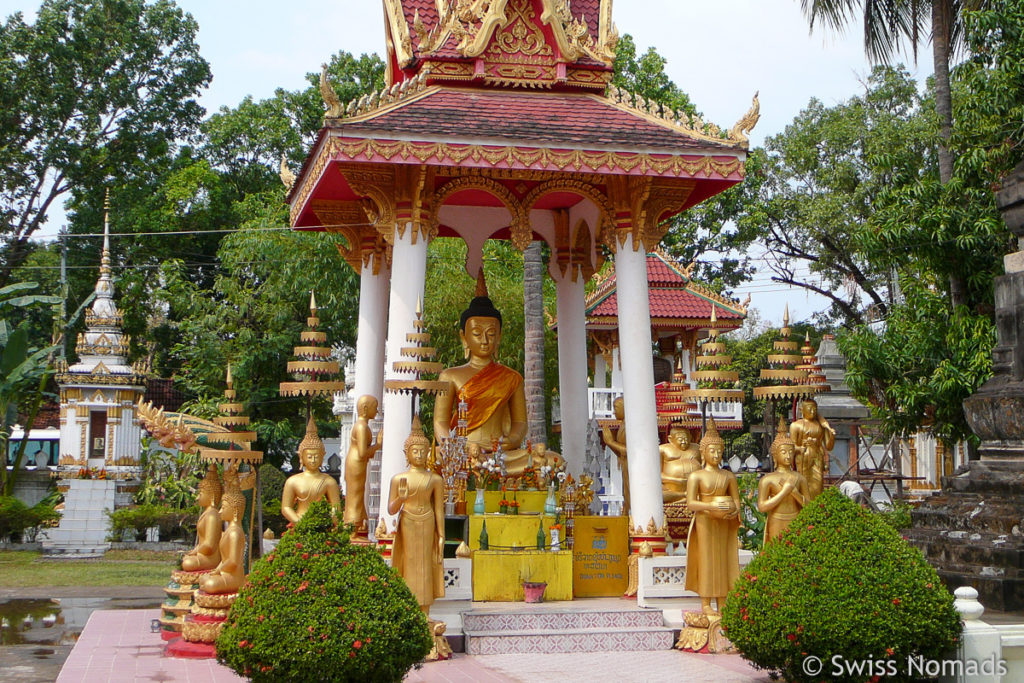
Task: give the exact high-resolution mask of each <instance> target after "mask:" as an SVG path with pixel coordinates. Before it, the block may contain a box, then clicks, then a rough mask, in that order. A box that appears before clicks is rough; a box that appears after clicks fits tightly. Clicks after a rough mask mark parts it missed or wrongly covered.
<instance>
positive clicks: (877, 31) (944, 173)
mask: <svg viewBox="0 0 1024 683" xmlns="http://www.w3.org/2000/svg"><path fill="white" fill-rule="evenodd" d="M929 4H930V5H931V7H930V13H926V10H927V9H929V8H928V5H929ZM991 4H992V2H991V0H930V2H929V0H800V8H801V9H802V10H803V13H804V16H806V17H807V19H808V20H809V22H810V25H811V30H812V31H813V30H814V24H815V23H816V22H818V21H821V22H823V23H824V24H825V25H826V26H828V27H829V28H830V29H832V30H834V31H841V30H842V29H843V28H844V27H845V26H846V25H847V24H848V23H850V22H851V21H853V20H854V19H855V18H857V17H863V21H864V51H865V52H866V53H867V56H868V59H870V60H871V61H872V62H874V63H881V62H887V61H889V60H890V59H891V58H892V57H893V56H894V55H895V53H896V52H897V51H898V50H899V48H900V46H901V45H902V44H903V41H904V40H906V41H908V42H909V44H910V47H911V49H912V51H913V54H914V59H915V61H916V59H917V47H918V45H919V44H920V42H921V37H922V35H924V30H923V29H924V28H925V25H926V14H930V19H931V28H932V31H931V43H932V60H933V65H934V69H935V111H936V113H937V114H938V116H939V136H940V137H939V144H938V158H939V181H940V182H941V183H942V184H943V185H945V184H946V183H948V182H949V180H950V178H952V177H953V156H952V154H951V153H950V151H949V138H950V135H951V134H952V131H953V102H952V96H951V95H950V89H949V63H950V61H951V60H952V57H953V55H954V54H955V53H956V52H958V51H960V50H962V49H963V47H964V21H963V20H964V13H965V12H968V11H972V10H977V9H983V8H986V7H988V6H990V5H991ZM949 299H950V303H951V304H952V305H953V306H954V307H956V306H960V305H964V304H966V303H967V294H966V290H965V288H964V282H963V278H961V277H960V276H959V275H955V274H951V275H950V277H949Z"/></svg>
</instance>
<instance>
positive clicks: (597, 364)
mask: <svg viewBox="0 0 1024 683" xmlns="http://www.w3.org/2000/svg"><path fill="white" fill-rule="evenodd" d="M607 387H608V364H607V363H605V361H604V354H603V353H601V352H600V351H598V352H597V355H596V356H595V357H594V388H595V389H606V388H607Z"/></svg>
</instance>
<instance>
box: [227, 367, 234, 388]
mask: <svg viewBox="0 0 1024 683" xmlns="http://www.w3.org/2000/svg"><path fill="white" fill-rule="evenodd" d="M227 384H228V389H231V388H232V386H231V385H232V384H234V380H232V378H231V363H228V379H227Z"/></svg>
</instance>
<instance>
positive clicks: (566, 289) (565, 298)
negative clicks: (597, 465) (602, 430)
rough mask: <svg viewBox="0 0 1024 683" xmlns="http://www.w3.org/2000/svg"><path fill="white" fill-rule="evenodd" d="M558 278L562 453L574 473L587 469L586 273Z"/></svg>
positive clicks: (559, 393)
mask: <svg viewBox="0 0 1024 683" xmlns="http://www.w3.org/2000/svg"><path fill="white" fill-rule="evenodd" d="M574 268H575V266H570V267H569V272H567V273H566V274H565V276H563V277H562V278H560V279H558V280H556V282H555V284H556V293H557V297H558V395H559V397H560V399H561V407H562V457H563V458H565V462H566V466H567V467H568V469H569V471H570V472H571V473H572V475H573V476H574V477H577V478H578V477H579V475H580V474H582V473H583V461H584V458H585V457H586V452H585V451H586V446H587V418H588V414H587V413H588V410H587V330H586V324H587V319H586V315H585V313H584V310H585V304H584V296H585V294H584V291H583V277H582V275H577V277H576V281H575V282H573V279H572V270H573V269H574Z"/></svg>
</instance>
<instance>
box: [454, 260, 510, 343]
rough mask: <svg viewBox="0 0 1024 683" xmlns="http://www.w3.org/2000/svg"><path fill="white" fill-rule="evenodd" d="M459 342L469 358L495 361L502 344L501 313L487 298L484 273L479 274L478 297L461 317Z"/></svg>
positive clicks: (474, 298)
mask: <svg viewBox="0 0 1024 683" xmlns="http://www.w3.org/2000/svg"><path fill="white" fill-rule="evenodd" d="M459 340H460V341H462V348H463V351H464V352H465V354H466V355H467V357H469V356H472V357H475V358H484V359H487V360H493V359H494V358H496V357H497V355H498V345H499V344H500V343H501V311H499V310H498V309H497V308H495V307H494V303H493V302H492V301H491V299H490V297H489V296H487V284H486V283H485V282H484V272H483V269H481V270H480V271H479V272H478V274H477V286H476V296H475V297H473V300H472V301H470V302H469V306H468V307H467V308H466V310H464V311H463V312H462V315H460V316H459Z"/></svg>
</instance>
